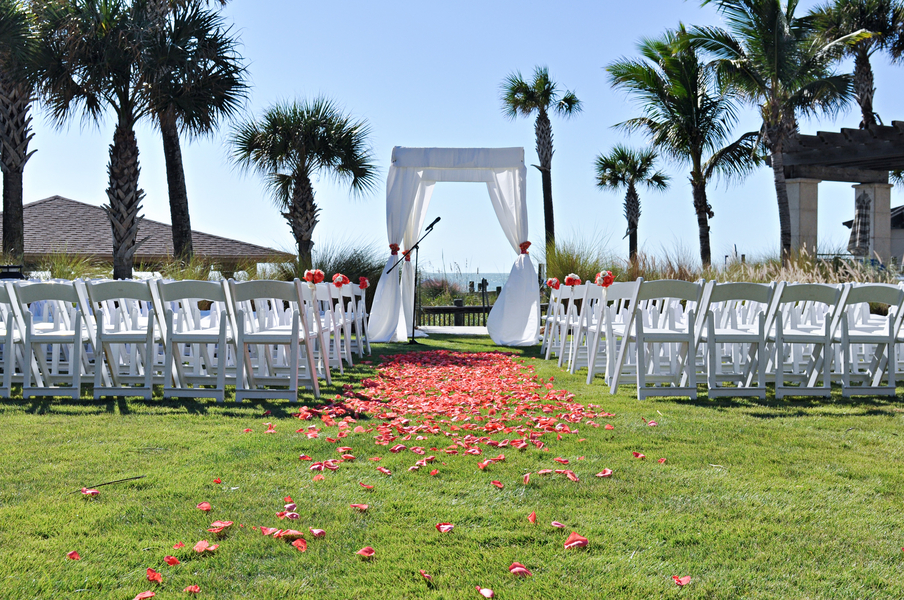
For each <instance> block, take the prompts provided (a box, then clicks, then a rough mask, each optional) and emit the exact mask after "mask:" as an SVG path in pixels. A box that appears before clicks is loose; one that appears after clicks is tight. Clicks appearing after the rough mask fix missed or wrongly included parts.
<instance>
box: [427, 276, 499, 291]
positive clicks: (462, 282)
mask: <svg viewBox="0 0 904 600" xmlns="http://www.w3.org/2000/svg"><path fill="white" fill-rule="evenodd" d="M508 276H509V274H508V273H451V272H447V273H429V272H423V271H422V272H421V274H420V280H421V281H427V280H428V279H445V280H446V281H448V282H450V283H453V284H456V285H458V286H459V287H460V288H461V290H462V291H464V292H467V291H468V282H470V281H473V282H474V291H475V292H476V291H477V284H478V283H480V281H481V279H486V280H487V289H488V290H489V291H491V292H493V291H496V287H497V286H498V287H502V286H503V285H505V282H506V281H507V280H508Z"/></svg>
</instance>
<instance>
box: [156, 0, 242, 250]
mask: <svg viewBox="0 0 904 600" xmlns="http://www.w3.org/2000/svg"><path fill="white" fill-rule="evenodd" d="M148 12H149V15H150V17H149V19H148V26H147V28H146V29H145V30H144V31H142V32H141V33H142V36H141V41H142V50H143V51H142V59H143V67H142V68H143V71H144V73H145V75H144V77H145V79H146V82H147V90H148V92H149V102H150V111H151V114H152V116H153V118H154V121H155V122H156V124H157V126H158V127H159V129H160V134H161V137H162V139H163V156H164V159H165V161H166V180H167V188H168V191H169V204H170V219H171V220H170V222H171V223H172V231H173V255H174V256H177V257H180V258H182V259H183V260H187V261H190V260H191V258H192V255H193V253H194V250H193V247H192V239H191V219H190V216H189V207H188V191H187V189H186V187H185V170H184V167H183V164H182V148H181V146H180V142H179V132H180V130H181V131H182V132H185V133H187V134H189V135H206V134H210V133H211V132H213V131H215V130H216V128H217V127H218V126H219V123H220V121H221V120H223V119H226V118H230V117H233V116H235V115H236V113H237V111H238V109H239V108H240V107H241V104H242V102H243V101H244V100H245V98H246V95H247V90H248V85H247V83H246V77H245V69H244V67H243V65H242V59H241V56H239V53H238V50H237V44H238V40H237V38H236V37H235V36H234V35H232V34H231V32H230V30H229V28H228V27H226V25H225V24H224V22H223V19H222V17H220V16H219V15H218V14H217V13H216V12H214V11H212V10H208V9H206V8H204V7H203V6H201V5H200V4H199V3H197V2H186V3H184V4H182V5H174V4H170V2H169V1H165V0H156V1H155V2H150V3H149V6H148Z"/></svg>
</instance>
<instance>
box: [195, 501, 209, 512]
mask: <svg viewBox="0 0 904 600" xmlns="http://www.w3.org/2000/svg"><path fill="white" fill-rule="evenodd" d="M196 508H197V509H198V510H203V511H204V512H207V511H209V510H210V502H201V503H200V504H198V506H197V507H196Z"/></svg>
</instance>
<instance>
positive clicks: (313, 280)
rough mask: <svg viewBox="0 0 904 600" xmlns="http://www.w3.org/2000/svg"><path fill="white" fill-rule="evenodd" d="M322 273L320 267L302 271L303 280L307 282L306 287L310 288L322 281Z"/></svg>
mask: <svg viewBox="0 0 904 600" xmlns="http://www.w3.org/2000/svg"><path fill="white" fill-rule="evenodd" d="M323 278H324V274H323V271H321V270H320V269H314V270H313V271H312V270H310V269H308V270H307V271H305V272H304V280H305V281H307V282H308V287H310V288H311V289H312V290H313V289H314V286H315V285H317V284H318V283H321V282H322V281H323Z"/></svg>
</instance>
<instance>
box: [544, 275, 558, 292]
mask: <svg viewBox="0 0 904 600" xmlns="http://www.w3.org/2000/svg"><path fill="white" fill-rule="evenodd" d="M559 285H560V284H559V280H558V279H556V278H555V277H550V278H549V279H547V280H546V286H547V287H551V288H552V289H554V290H557V289H559Z"/></svg>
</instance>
